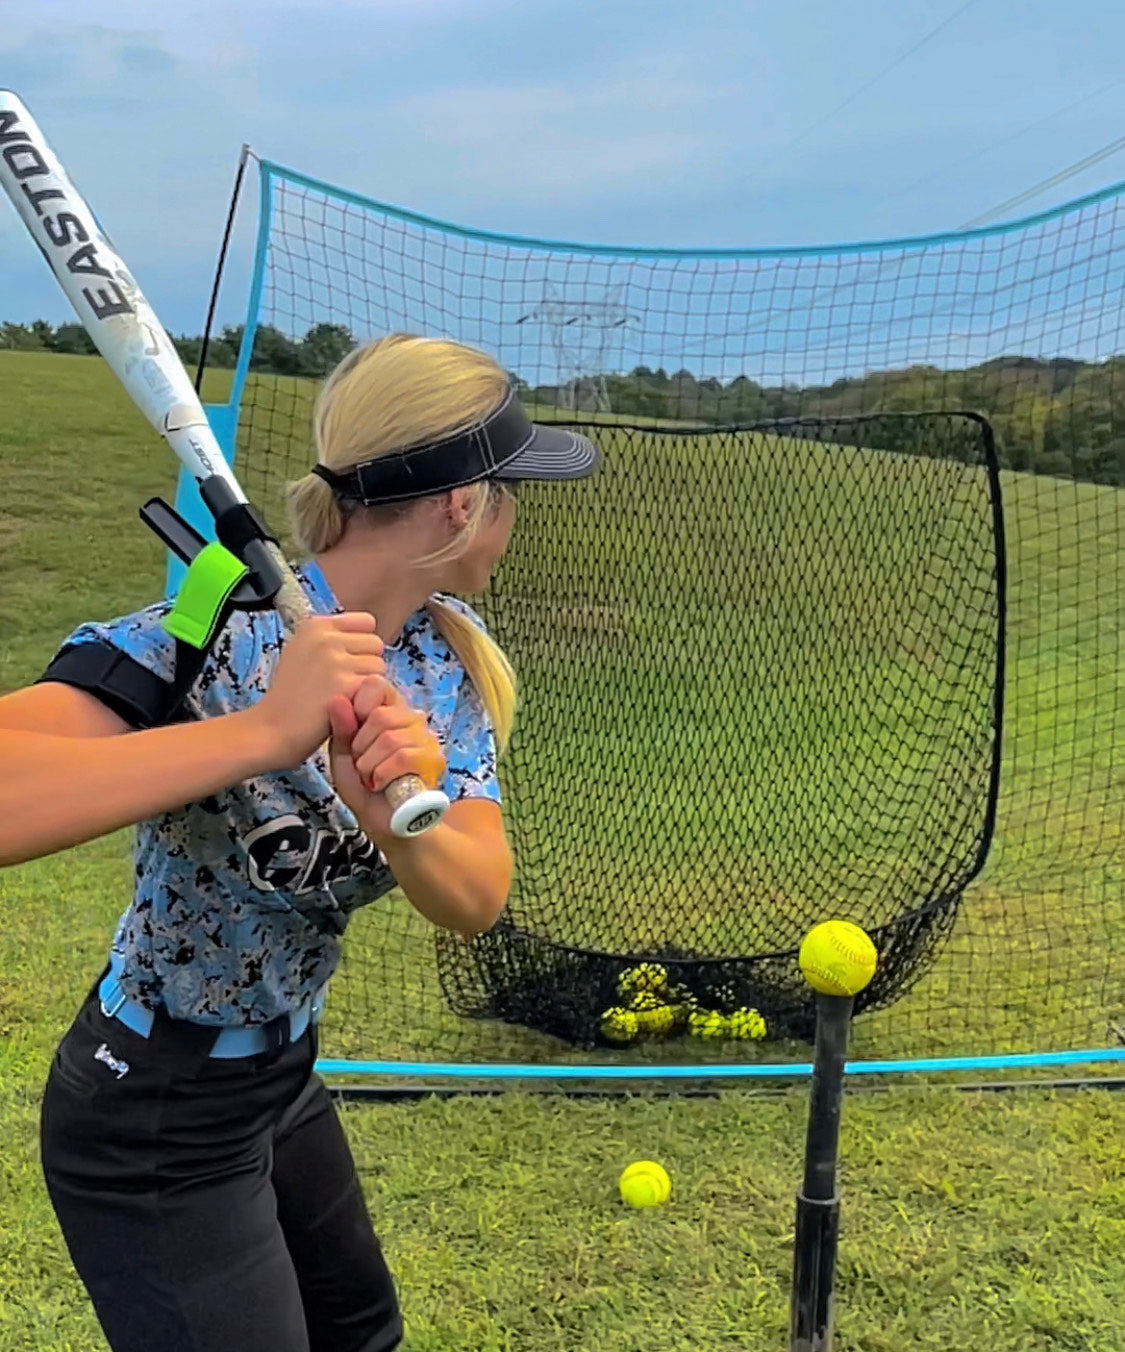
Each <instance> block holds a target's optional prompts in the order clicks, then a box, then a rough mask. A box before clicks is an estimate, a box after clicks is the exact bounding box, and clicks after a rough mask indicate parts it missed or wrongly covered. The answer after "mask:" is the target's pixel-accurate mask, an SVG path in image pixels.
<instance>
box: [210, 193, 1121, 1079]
mask: <svg viewBox="0 0 1125 1352" xmlns="http://www.w3.org/2000/svg"><path fill="white" fill-rule="evenodd" d="M264 172H265V173H266V176H267V180H268V183H267V189H268V191H267V196H268V198H269V200H270V202H271V211H270V214H269V217H268V220H265V221H264V223H263V234H262V238H261V245H260V247H261V259H260V261H261V276H260V281H261V287H260V293H259V294H260V303H259V304H258V306H257V308H256V309H255V310H254V312H253V313H252V314H251V316H250V319H251V322H252V323H254V324H255V325H257V326H258V329H257V339H256V342H255V344H254V360H253V363H252V366H251V370H250V373H249V377H248V379H247V382H246V385H245V389H244V391H243V393H242V412H241V417H240V421H239V427H238V442H237V454H238V463H237V467H238V469H239V472H240V474H241V475H242V477H243V481H244V483H245V484H246V486H247V489H248V491H249V492H250V495H251V497H252V498H254V499H255V500H256V501H257V502H258V503H259V505H260V506H262V507H263V509H264V510H265V511H266V513H267V516H268V517H269V518H270V519H272V520H275V521H280V520H281V519H282V509H281V506H280V504H281V489H282V487H283V485H284V482H285V481H286V480H287V479H288V478H290V477H293V476H295V475H297V474H300V473H303V472H304V470H305V469H306V468H307V466H308V464H309V463H310V450H309V414H310V411H311V407H312V400H313V398H314V397H315V393H316V388H317V380H316V377H317V376H318V375H319V374H322V373H323V372H325V371H326V370H327V369H329V368H330V366H331V365H332V364H333V362H334V361H335V360H336V359H337V358H338V356H340V355H342V353H343V352H344V351H346V350H347V349H348V347H349V346H350V345H351V344H352V343H353V342H355V341H363V340H366V339H368V338H370V337H374V336H378V335H380V334H384V333H387V332H393V331H407V332H421V333H430V334H447V335H449V336H452V337H455V338H457V339H460V340H462V341H466V342H469V343H473V344H475V345H477V346H480V347H483V348H485V349H486V350H489V351H491V352H493V353H494V354H496V355H497V356H498V357H499V359H500V360H501V361H503V362H504V364H505V365H506V366H507V368H508V369H509V370H510V371H511V372H512V373H513V375H514V376H515V377H516V378H517V379H518V380H519V381H520V383H521V393H522V395H523V397H524V399H525V401H526V402H527V404H528V405H529V407H530V408H531V411H532V412H533V415H535V416H538V417H540V418H545V417H550V418H553V419H560V418H561V419H565V420H567V421H569V422H572V423H576V424H580V425H581V426H582V427H583V429H584V430H585V431H586V432H587V433H588V434H590V435H592V436H593V437H594V438H595V439H596V440H597V441H598V442H599V444H600V445H601V447H602V449H603V451H604V453H605V458H606V469H605V471H604V473H602V474H601V475H599V476H598V478H597V479H596V480H593V481H590V482H588V483H582V484H578V485H569V486H566V487H565V488H562V489H560V488H550V487H546V488H538V489H536V488H532V487H527V488H526V489H525V490H524V491H521V496H520V507H519V515H520V524H519V526H518V529H517V533H516V537H515V540H514V543H513V547H512V550H511V552H510V554H509V555H508V556H507V557H506V559H505V561H504V563H503V565H502V568H501V570H500V572H499V573H498V575H497V578H496V580H495V585H494V586H493V588H492V589H491V591H490V592H489V594H488V595H487V596H486V597H484V598H482V599H481V601H480V608H481V610H482V611H483V612H484V613H485V614H486V616H487V618H488V621H489V623H490V626H491V628H492V630H493V632H494V633H495V635H496V636H497V638H498V639H499V640H500V641H501V643H502V644H503V645H504V646H505V648H506V650H507V651H508V653H509V655H510V656H511V658H512V660H513V662H514V664H515V666H516V668H517V671H518V674H519V677H520V682H521V691H522V702H521V711H520V715H519V719H518V724H517V733H516V737H515V740H514V744H513V747H512V751H511V754H510V756H509V757H507V758H506V761H505V763H504V766H503V780H504V788H505V795H506V808H507V814H508V819H509V822H510V827H511V833H512V838H513V843H514V846H515V849H516V854H517V862H518V882H517V885H516V889H515V891H514V893H513V895H512V898H511V904H510V907H509V911H508V913H507V914H506V915H505V917H504V919H503V921H502V922H501V924H500V925H499V926H498V927H497V928H496V930H495V931H494V932H493V933H492V934H490V935H488V936H486V937H483V938H480V939H477V940H475V941H473V942H472V943H469V944H465V943H463V942H461V941H460V940H455V939H452V938H449V937H447V936H441V935H438V936H436V938H435V935H434V932H433V931H432V930H431V929H430V927H429V926H428V925H426V923H425V922H423V921H421V920H420V919H419V918H418V917H417V916H416V915H414V913H413V912H412V911H411V910H410V908H409V906H408V905H407V904H406V903H405V901H404V900H403V899H402V898H395V899H393V900H391V901H390V902H388V903H385V904H380V905H379V906H377V907H374V908H370V909H369V910H367V911H365V912H364V913H362V914H361V915H360V916H359V917H357V919H356V921H355V922H354V923H353V925H352V928H351V930H350V933H349V944H348V956H347V959H346V963H345V968H344V970H343V972H342V974H341V976H340V978H339V979H338V980H337V982H336V983H335V985H334V990H333V994H332V999H331V1004H330V1016H329V1020H328V1024H327V1028H326V1040H325V1050H326V1051H327V1052H328V1053H329V1054H335V1055H340V1056H345V1057H346V1056H363V1057H367V1058H371V1057H379V1058H383V1057H385V1058H388V1059H394V1058H398V1057H407V1058H417V1059H431V1058H439V1059H441V1058H457V1059H466V1060H473V1059H505V1058H507V1059H525V1058H529V1057H532V1058H540V1059H542V1058H544V1057H566V1056H568V1055H571V1054H575V1055H582V1056H590V1055H593V1056H599V1055H609V1056H614V1055H619V1054H620V1053H619V1052H616V1051H614V1050H613V1047H615V1046H622V1045H623V1046H626V1047H627V1048H628V1049H629V1056H630V1057H631V1058H633V1057H636V1056H637V1055H646V1056H648V1055H651V1056H653V1057H657V1058H659V1057H665V1056H668V1057H672V1058H673V1059H676V1060H682V1059H686V1058H691V1057H694V1056H709V1055H711V1054H713V1053H715V1052H719V1053H721V1054H724V1055H733V1056H737V1057H740V1058H742V1057H746V1056H748V1055H752V1054H754V1048H755V1046H757V1045H759V1044H760V1042H761V1040H762V1039H761V1034H762V1033H763V1025H764V1032H765V1035H766V1041H767V1043H768V1051H767V1052H766V1053H764V1054H766V1055H769V1056H776V1055H777V1054H778V1053H779V1051H780V1052H784V1051H785V1050H786V1043H785V1042H784V1041H783V1040H784V1039H797V1042H796V1043H795V1044H794V1050H795V1052H796V1053H797V1054H800V1055H803V1054H805V1052H806V1050H807V1049H806V1048H804V1047H803V1045H802V1043H801V1040H802V1039H804V1038H805V1037H807V1035H808V1033H809V1028H810V1024H809V1018H810V1014H809V1006H808V1003H807V999H806V997H805V995H804V993H803V991H802V988H801V986H800V985H799V983H798V981H797V978H796V971H795V950H796V946H797V944H798V943H799V940H800V938H801V935H802V934H803V932H804V930H805V929H807V927H808V926H809V925H811V924H812V923H814V922H815V921H817V920H820V919H823V918H825V917H826V916H833V915H843V916H846V917H847V918H851V919H854V920H857V921H859V922H860V923H863V924H865V925H866V926H867V927H869V928H870V929H871V930H872V932H873V933H874V935H875V937H876V941H877V943H878V945H879V948H880V952H881V956H882V962H881V969H880V975H879V977H878V979H877V982H876V984H875V985H874V986H873V987H872V988H871V990H870V992H869V994H868V995H867V996H866V997H865V1000H864V1007H863V1014H862V1016H861V1017H860V1018H859V1019H858V1020H857V1024H856V1030H855V1039H854V1045H855V1047H856V1048H857V1050H858V1051H859V1052H860V1054H864V1053H868V1054H875V1055H889V1054H900V1053H911V1054H925V1053H941V1052H949V1051H970V1050H972V1051H989V1050H994V1051H1001V1050H1044V1049H1054V1048H1064V1047H1073V1046H1089V1045H1097V1044H1101V1043H1104V1042H1105V1040H1106V1038H1107V1036H1109V1035H1110V1034H1109V1030H1110V1028H1111V1026H1112V1024H1113V1023H1115V1022H1116V1023H1117V1024H1121V1023H1122V1021H1123V1019H1125V951H1123V941H1122V937H1121V936H1122V934H1123V933H1125V863H1123V859H1125V854H1123V850H1122V842H1123V838H1125V774H1123V771H1122V764H1123V761H1125V751H1123V748H1125V675H1123V674H1122V662H1121V656H1122V652H1121V649H1122V632H1123V626H1122V620H1121V616H1122V613H1123V604H1122V603H1123V600H1125V530H1123V525H1125V517H1123V513H1122V485H1123V484H1125V380H1123V378H1122V376H1123V374H1125V357H1120V356H1118V354H1119V353H1122V352H1125V341H1123V335H1122V317H1121V311H1120V306H1119V303H1118V300H1117V297H1118V295H1119V293H1120V288H1121V284H1122V282H1123V281H1125V236H1123V231H1125V220H1123V216H1122V206H1121V201H1120V199H1119V198H1118V197H1115V196H1112V195H1105V196H1104V197H1103V198H1100V199H1090V200H1089V201H1086V202H1083V203H1078V204H1075V205H1074V206H1073V207H1072V208H1070V209H1067V210H1064V211H1062V212H1059V213H1056V214H1054V215H1052V216H1050V217H1045V218H1043V219H1042V220H1039V221H1034V222H1029V223H1026V224H1024V225H1021V226H1019V227H1018V228H1006V229H999V230H996V231H992V232H981V233H978V234H976V235H970V236H950V237H945V238H936V239H932V240H922V241H913V242H907V243H900V244H891V245H884V246H865V247H862V248H856V249H838V250H824V251H821V252H814V251H801V252H797V253H793V254H787V253H784V252H777V253H772V254H771V253H765V252H758V253H754V252H744V253H736V252H731V253H729V254H726V255H719V254H710V255H707V254H695V255H693V254H690V253H686V252H678V253H673V252H664V253H659V252H651V253H647V254H646V253H643V252H632V253H631V252H628V251H624V250H618V251H613V250H595V249H583V248H580V247H578V246H565V247H563V246H548V245H538V244H535V243H531V242H526V241H519V240H513V239H501V238H487V237H483V236H479V235H474V234H472V233H471V232H467V231H460V230H455V229H453V228H450V227H446V226H442V225H440V224H438V223H435V222H430V221H426V220H424V219H421V218H417V217H410V216H407V215H404V214H402V213H399V212H396V211H393V210H391V209H388V208H385V207H382V206H380V205H378V204H376V203H366V202H362V201H358V200H357V199H355V198H353V197H350V196H347V195H345V194H342V193H339V192H337V191H336V190H334V189H331V188H329V187H326V186H323V185H315V184H310V183H309V182H308V181H306V180H302V179H297V178H295V177H293V176H287V175H286V174H285V173H284V171H280V170H278V169H276V168H274V167H271V166H265V167H264ZM958 409H974V410H979V411H980V413H981V414H982V415H984V417H985V418H986V419H987V422H982V421H981V420H980V419H979V418H977V417H974V416H972V415H967V414H961V413H958V412H955V411H954V410H958ZM989 425H991V427H993V428H995V431H996V460H995V461H993V460H992V458H991V457H992V448H991V442H990V438H989ZM1001 498H1002V504H1001ZM1005 537H1006V551H1005ZM1005 558H1006V563H1007V618H1008V624H1007V641H1006V644H1005V643H1004V642H1003V641H1002V629H1003V610H1002V606H1001V601H1002V595H1003V592H1004V586H1003V583H1004V562H1005ZM1005 657H1006V662H1007V673H1006V680H1005V682H1004V694H1005V706H1006V715H1005V735H1004V739H1003V744H1002V753H1001V756H1000V760H999V764H998V765H996V764H995V763H994V757H995V753H996V745H997V744H996V729H997V704H996V695H997V664H998V662H999V661H1001V660H1002V659H1004V658H1005ZM994 769H998V770H999V777H998V782H997V781H995V780H994V776H993V771H994ZM994 792H995V797H996V802H995V808H996V814H995V830H994V831H993V827H992V815H991V811H990V804H991V801H992V797H993V795H994ZM990 841H991V848H989V845H990ZM982 863H983V869H982V870H981V871H980V872H979V873H978V868H979V867H980V865H981V864H982ZM778 1039H781V1040H782V1041H780V1042H779V1041H778ZM574 1048H579V1049H583V1050H581V1051H580V1052H574V1051H573V1049H574ZM592 1048H597V1049H600V1050H590V1049H592Z"/></svg>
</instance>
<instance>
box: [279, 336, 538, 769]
mask: <svg viewBox="0 0 1125 1352" xmlns="http://www.w3.org/2000/svg"><path fill="white" fill-rule="evenodd" d="M507 388H508V377H507V375H506V374H505V372H504V370H503V369H502V368H501V367H500V366H498V365H497V363H496V362H495V361H493V359H492V358H491V357H489V356H487V355H486V354H485V353H483V352H478V351H477V350H476V349H475V348H471V347H464V346H463V345H462V344H460V343H454V342H450V341H448V340H446V339H438V338H417V337H413V336H411V335H409V334H401V333H398V334H392V335H391V336H390V337H388V338H382V339H380V340H379V341H377V342H374V343H368V344H367V345H366V346H363V347H358V348H356V349H355V350H354V351H352V352H350V353H349V354H348V355H347V356H346V357H345V358H344V360H343V361H342V362H340V364H339V366H337V367H336V369H335V370H334V371H333V372H332V374H331V375H330V376H329V377H328V379H327V380H326V381H325V382H324V385H323V387H322V388H321V391H320V394H319V396H318V398H317V401H316V406H315V408H314V411H313V439H314V442H315V446H316V454H317V460H318V462H319V463H320V464H322V465H324V466H326V467H327V468H328V469H331V470H335V471H336V472H337V473H342V472H346V471H347V470H349V469H351V468H352V467H353V466H354V465H358V464H360V463H362V462H363V461H365V460H371V459H374V458H375V457H376V456H380V455H389V454H392V453H394V452H397V451H404V450H408V449H410V448H411V447H414V446H424V445H426V444H427V443H428V442H436V441H441V440H444V439H445V438H447V437H453V436H456V435H457V434H458V433H459V432H463V431H466V430H467V429H468V428H470V427H473V426H475V425H476V424H477V423H479V422H480V421H481V420H482V419H483V418H484V417H486V416H487V415H488V413H490V412H491V411H492V410H493V409H494V408H495V407H496V406H497V404H498V403H499V402H500V400H501V399H502V398H503V396H504V393H505V391H506V390H507ZM472 491H473V494H474V496H473V498H472V499H471V503H470V508H469V514H468V520H467V522H466V525H465V529H464V531H462V532H461V535H460V536H459V538H458V539H457V540H456V541H454V542H453V543H452V545H451V547H450V548H449V549H447V550H445V551H443V554H442V555H440V556H439V555H434V556H432V557H431V558H430V559H429V560H424V562H430V563H435V562H438V561H439V560H440V558H442V557H444V558H454V557H456V556H457V555H458V554H459V553H461V552H462V551H463V550H465V549H468V548H469V546H470V545H471V543H472V541H473V538H474V536H475V535H476V533H477V531H479V530H480V529H481V527H482V526H483V525H484V524H485V522H486V520H487V519H488V514H489V510H490V508H492V507H494V506H495V499H494V492H495V490H494V488H493V486H492V485H490V484H487V483H481V484H475V485H473V486H472ZM288 504H289V517H290V523H291V526H292V530H293V535H294V538H295V540H296V542H297V545H298V547H299V548H300V549H301V550H302V551H303V552H304V553H305V554H320V553H323V552H324V551H325V550H328V549H331V548H332V547H333V546H334V545H336V544H339V542H340V540H341V538H342V537H343V534H344V529H345V527H346V525H347V519H348V514H349V509H348V508H346V507H344V506H341V504H340V502H339V500H338V499H337V497H336V495H335V494H334V493H333V491H332V489H331V487H330V486H329V485H328V484H327V483H325V482H324V480H323V479H320V478H319V477H318V476H317V475H315V474H306V475H305V476H304V477H303V478H301V479H298V480H296V481H295V482H294V483H291V484H290V485H289V488H288ZM354 510H356V511H364V512H367V513H369V514H370V516H371V519H372V520H375V521H378V520H379V519H380V517H391V518H393V517H394V516H396V515H397V514H398V513H399V512H400V511H401V510H402V508H400V507H371V508H362V507H360V508H355V509H354ZM420 562H421V561H420ZM426 610H427V612H428V613H429V615H430V617H431V618H432V620H433V622H434V624H435V626H436V627H437V629H438V631H439V632H440V633H441V635H442V637H443V638H444V639H445V641H446V642H447V643H448V644H449V647H450V649H451V650H452V652H453V654H454V656H456V658H457V660H458V661H459V662H460V663H461V665H462V666H463V667H464V668H465V673H466V675H467V676H468V677H469V679H470V680H471V681H472V683H473V685H474V687H475V688H476V691H477V694H478V695H479V696H480V700H481V703H482V704H483V705H484V708H485V711H486V713H487V714H488V717H489V720H490V721H491V723H492V728H493V732H494V733H495V736H496V744H497V747H498V748H499V749H500V750H503V749H504V747H506V746H507V744H508V739H509V737H510V736H511V731H512V723H513V720H514V718H515V707H516V687H515V674H514V672H513V671H512V668H511V665H510V663H509V662H508V659H507V658H506V657H505V656H504V654H503V652H501V650H500V648H499V647H498V646H497V644H496V643H495V642H494V641H493V640H492V639H491V638H489V636H488V635H487V634H486V633H484V632H483V630H481V629H480V628H478V627H477V625H476V624H474V623H473V621H472V620H470V619H468V618H467V617H466V616H465V615H463V614H462V613H461V612H460V611H458V610H455V609H454V608H453V607H452V606H450V605H447V604H446V603H445V602H443V601H441V600H440V599H439V598H437V597H432V598H431V599H430V600H429V601H428V602H427V604H426Z"/></svg>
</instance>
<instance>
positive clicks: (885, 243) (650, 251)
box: [259, 160, 1125, 259]
mask: <svg viewBox="0 0 1125 1352" xmlns="http://www.w3.org/2000/svg"><path fill="white" fill-rule="evenodd" d="M259 164H260V165H261V168H262V176H263V181H262V189H263V193H265V194H267V195H268V193H269V190H270V186H271V184H272V181H273V180H274V179H280V180H284V181H285V182H287V183H294V184H299V185H300V186H301V187H303V188H307V189H308V190H309V191H311V192H318V193H323V194H324V195H325V196H328V197H333V198H335V199H336V200H338V201H341V202H346V203H348V204H349V205H352V206H357V207H364V208H367V209H369V210H373V211H379V212H382V213H383V214H384V215H385V216H389V217H393V218H394V219H395V220H399V221H404V222H407V223H408V224H410V225H415V226H419V227H420V228H422V229H427V230H440V231H442V232H443V233H444V234H448V235H456V236H458V237H460V238H461V239H471V240H477V241H479V242H481V243H484V244H501V245H505V246H507V247H509V248H518V249H526V250H529V251H537V252H538V251H549V252H553V253H571V254H586V255H590V256H595V255H596V256H599V257H604V258H696V259H704V258H707V259H739V258H741V259H749V258H815V257H825V256H839V255H843V254H868V253H880V252H885V251H889V250H892V249H917V248H932V247H935V246H940V245H943V244H964V243H965V242H966V241H968V240H974V239H990V238H991V239H994V238H996V237H997V236H1000V235H1006V234H1011V233H1013V232H1016V231H1020V230H1028V229H1032V228H1034V227H1035V226H1039V225H1043V224H1045V223H1047V222H1048V221H1054V220H1057V219H1058V218H1059V217H1061V216H1066V215H1069V214H1070V213H1071V212H1074V211H1081V210H1083V209H1085V208H1087V207H1091V206H1096V205H1097V204H1098V203H1099V202H1106V201H1109V200H1111V199H1112V198H1115V197H1120V196H1121V195H1122V193H1123V192H1125V179H1123V180H1121V181H1119V182H1117V183H1113V184H1111V185H1110V186H1109V187H1106V188H1101V189H1099V190H1098V191H1097V192H1093V193H1088V194H1087V195H1086V196H1084V197H1076V198H1074V199H1073V200H1071V201H1069V202H1063V203H1062V204H1061V205H1059V206H1055V207H1051V208H1050V209H1049V210H1047V211H1041V212H1038V213H1036V214H1034V215H1031V216H1022V217H1019V218H1018V219H1016V220H1012V221H1004V222H1001V223H1000V224H997V225H983V226H978V227H977V228H976V229H973V230H949V231H945V232H942V233H938V234H933V235H908V236H904V237H903V238H901V239H883V240H864V241H853V242H851V243H846V244H798V245H789V246H787V247H784V248H780V247H774V248H753V249H750V248H694V249H665V248H655V247H651V246H649V247H645V246H643V245H637V246H633V245H625V244H581V243H577V242H574V241H566V240H551V239H534V238H531V237H526V236H522V235H505V234H501V233H499V232H498V231H493V230H475V229H472V228H470V227H468V226H463V225H454V224H453V223H452V222H450V221H443V220H439V219H437V218H436V217H434V216H424V215H422V214H421V213H420V212H417V211H408V210H406V209H405V208H404V207H396V206H392V205H391V204H390V203H388V202H380V201H379V200H378V199H377V198H374V197H365V196H364V195H363V194H361V193H356V192H350V191H348V190H347V189H344V188H338V187H336V186H335V185H334V184H331V183H325V182H324V181H323V180H321V179H316V178H311V177H310V176H309V175H308V174H302V173H298V172H297V171H296V170H295V169H288V168H286V167H285V166H284V165H281V164H277V163H276V162H275V161H273V160H259Z"/></svg>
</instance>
